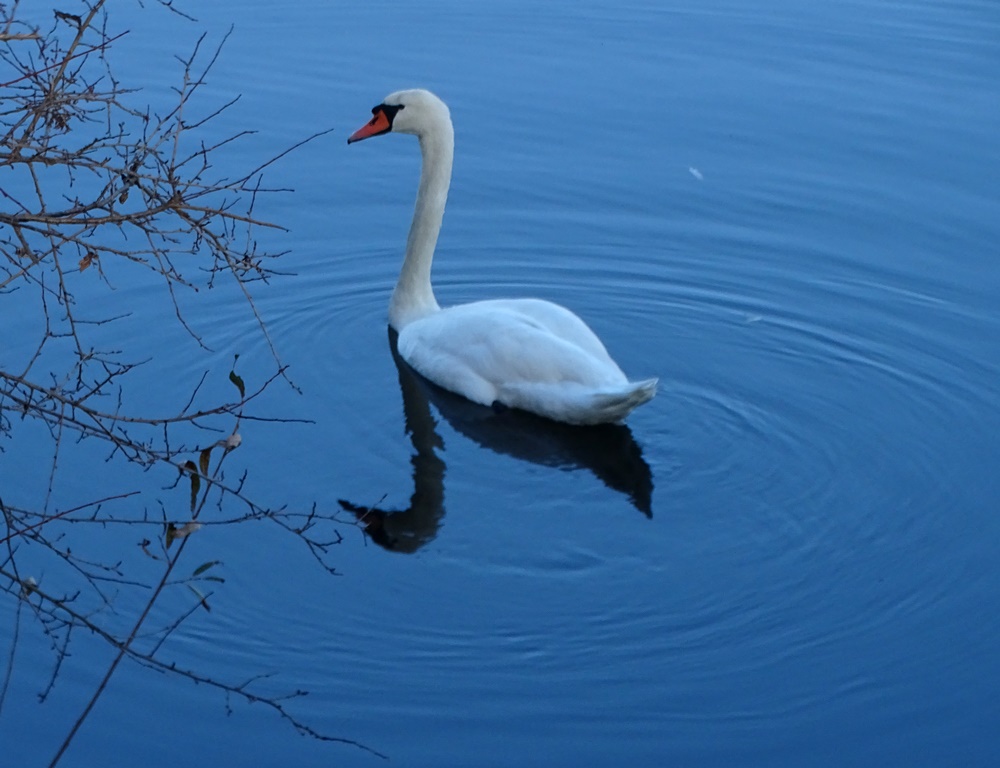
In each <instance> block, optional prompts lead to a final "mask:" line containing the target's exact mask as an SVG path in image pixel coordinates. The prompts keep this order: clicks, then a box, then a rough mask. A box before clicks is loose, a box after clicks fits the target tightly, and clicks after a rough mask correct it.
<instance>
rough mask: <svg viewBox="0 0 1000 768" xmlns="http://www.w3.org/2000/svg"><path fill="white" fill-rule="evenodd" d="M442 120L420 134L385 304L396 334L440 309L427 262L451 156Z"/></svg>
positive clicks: (451, 142)
mask: <svg viewBox="0 0 1000 768" xmlns="http://www.w3.org/2000/svg"><path fill="white" fill-rule="evenodd" d="M442 117H443V120H441V121H439V122H437V123H436V124H435V125H433V126H431V127H430V129H428V130H426V131H425V132H423V133H422V134H421V135H420V152H421V155H422V156H423V164H422V167H421V170H420V186H419V188H418V189H417V203H416V206H415V208H414V211H413V223H412V224H410V234H409V235H408V236H407V238H406V257H405V258H404V259H403V268H402V270H400V273H399V280H398V281H397V282H396V289H395V290H394V291H393V292H392V300H391V301H390V303H389V324H390V325H391V326H392V327H393V328H395V329H396V330H397V331H401V330H402V329H403V327H404V326H405V325H407V324H408V323H410V322H412V321H414V320H418V319H420V318H421V317H425V316H427V315H429V314H431V313H433V312H437V311H438V309H440V307H438V303H437V300H436V299H435V298H434V290H433V288H431V262H432V261H433V260H434V247H435V246H436V245H437V239H438V233H439V232H440V231H441V220H442V219H443V218H444V205H445V202H446V201H447V199H448V187H449V186H450V185H451V164H452V158H453V156H454V153H455V132H454V129H453V128H452V124H451V119H450V118H449V117H448V116H447V115H443V116H442Z"/></svg>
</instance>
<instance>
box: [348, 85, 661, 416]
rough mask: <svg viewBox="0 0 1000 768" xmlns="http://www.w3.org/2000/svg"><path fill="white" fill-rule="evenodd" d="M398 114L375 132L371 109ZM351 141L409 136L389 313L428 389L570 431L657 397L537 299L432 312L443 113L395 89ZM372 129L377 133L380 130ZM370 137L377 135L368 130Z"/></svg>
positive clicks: (448, 136)
mask: <svg viewBox="0 0 1000 768" xmlns="http://www.w3.org/2000/svg"><path fill="white" fill-rule="evenodd" d="M385 105H388V106H389V109H387V110H386V112H392V108H394V107H398V108H399V109H398V110H397V111H395V112H394V113H393V114H392V115H391V116H388V117H387V118H385V119H384V121H383V122H382V123H379V124H377V120H378V118H379V114H378V111H379V110H380V109H381V108H383V107H385ZM373 114H375V115H376V117H375V118H373V119H372V122H371V123H369V125H368V126H365V127H363V128H361V129H360V130H359V131H357V132H356V133H355V134H354V135H353V136H352V137H351V139H350V141H356V140H359V139H363V138H367V137H368V136H371V135H378V134H377V132H383V133H384V132H386V129H385V128H384V126H385V125H389V126H390V128H391V130H392V131H393V132H397V133H413V134H416V135H417V136H418V137H419V139H420V148H421V152H422V154H423V166H422V170H421V176H420V186H419V188H418V192H417V202H416V206H415V210H414V215H413V224H412V225H411V227H410V234H409V236H408V238H407V244H406V257H405V258H404V261H403V267H402V270H401V271H400V276H399V281H398V283H397V284H396V289H395V290H394V291H393V296H392V300H391V302H390V307H389V323H390V325H392V326H393V327H394V328H395V329H396V330H397V331H398V332H399V338H398V349H399V353H400V355H401V356H402V358H403V359H404V360H406V362H407V363H409V364H410V365H411V366H412V367H413V368H414V369H415V370H416V371H418V372H419V373H420V374H421V375H423V376H424V377H426V378H427V379H429V380H430V381H433V382H434V383H435V384H437V385H439V386H441V387H443V388H445V389H448V390H450V391H452V392H456V393H458V394H460V395H463V396H464V397H467V398H468V399H469V400H472V401H474V402H477V403H482V404H483V405H492V404H496V403H500V404H503V405H505V406H508V407H511V408H521V409H523V410H526V411H531V412H533V413H537V414H539V415H541V416H546V417H548V418H551V419H555V420H557V421H563V422H569V423H571V424H598V423H604V422H613V421H620V420H621V419H623V418H624V417H625V416H626V415H628V413H629V412H630V411H632V409H634V408H635V407H636V406H639V405H641V404H642V403H645V402H647V401H648V400H649V399H651V398H652V397H653V395H654V394H656V379H647V380H645V381H639V382H630V381H629V380H628V379H627V378H626V376H625V374H624V373H622V371H621V369H620V368H619V367H618V365H617V364H616V363H615V362H614V360H612V359H611V357H610V356H609V355H608V353H607V350H605V348H604V345H603V344H602V343H601V341H600V339H598V338H597V336H596V335H595V334H594V332H593V331H591V330H590V328H589V327H587V325H586V323H584V322H583V320H581V319H580V318H579V317H577V316H576V315H575V314H573V313H572V312H570V311H569V310H568V309H566V308H565V307H561V306H559V305H557V304H553V303H551V302H548V301H543V300H541V299H498V300H492V301H478V302H473V303H471V304H460V305H458V306H454V307H447V308H444V309H441V308H440V307H439V306H438V304H437V301H436V299H435V298H434V293H433V290H432V288H431V282H430V267H431V261H432V259H433V257H434V247H435V245H436V243H437V237H438V233H439V231H440V228H441V221H442V218H443V216H444V206H445V201H446V200H447V195H448V187H449V185H450V181H451V165H452V157H453V151H454V131H453V128H452V124H451V117H450V115H449V112H448V108H447V107H446V106H445V104H444V102H442V101H441V100H440V99H439V98H437V97H436V96H435V95H434V94H432V93H430V92H429V91H423V90H411V91H398V92H396V93H393V94H390V95H389V96H387V97H386V99H385V101H384V102H383V104H382V105H379V107H376V108H375V110H373ZM379 129H380V130H379ZM376 131H377V132H376Z"/></svg>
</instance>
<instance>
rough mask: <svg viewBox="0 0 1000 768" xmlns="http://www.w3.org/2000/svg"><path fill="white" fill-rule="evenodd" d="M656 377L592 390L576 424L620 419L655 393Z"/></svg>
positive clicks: (601, 422) (646, 401) (602, 422)
mask: <svg viewBox="0 0 1000 768" xmlns="http://www.w3.org/2000/svg"><path fill="white" fill-rule="evenodd" d="M657 381H658V379H644V380H642V381H630V382H629V383H628V384H626V385H625V386H624V387H621V388H619V389H615V390H610V391H602V392H594V393H592V394H591V395H590V396H589V399H590V403H588V404H585V406H584V408H583V409H582V410H581V412H580V414H579V415H580V417H581V418H580V420H579V421H576V423H577V424H604V423H606V422H614V421H621V420H622V419H624V418H625V417H626V416H628V415H629V414H630V413H632V411H634V410H635V409H636V408H638V407H639V406H640V405H642V404H643V403H648V402H649V401H650V400H652V399H653V395H655V394H656V384H657Z"/></svg>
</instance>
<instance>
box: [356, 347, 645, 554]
mask: <svg viewBox="0 0 1000 768" xmlns="http://www.w3.org/2000/svg"><path fill="white" fill-rule="evenodd" d="M396 336H397V334H396V332H395V331H394V330H392V329H391V328H390V329H389V349H390V351H391V352H392V358H393V361H394V362H395V363H396V369H397V371H398V372H399V387H400V390H401V391H402V395H403V413H404V417H405V423H406V432H407V433H408V434H409V435H410V440H411V441H412V442H413V447H414V449H415V450H416V453H415V454H414V455H413V458H412V459H411V463H412V465H413V495H412V496H411V497H410V506H409V507H408V508H407V509H404V510H388V509H380V508H377V507H367V506H358V505H356V504H353V503H351V502H349V501H344V500H341V502H340V504H341V506H342V507H343V508H344V509H346V510H348V511H350V512H352V513H353V514H354V515H355V516H356V517H357V518H358V520H359V521H360V522H361V523H362V524H363V525H364V527H365V531H366V532H367V533H368V535H369V536H370V537H371V539H372V541H374V542H375V543H376V544H378V545H379V546H381V547H384V548H385V549H389V550H392V551H394V552H415V551H416V550H418V549H419V548H420V547H422V546H423V545H424V544H426V543H427V542H429V541H431V540H432V539H433V538H434V537H435V536H436V535H437V531H438V527H439V526H440V524H441V519H442V517H444V475H445V462H444V460H443V459H442V458H441V456H440V455H439V453H441V452H443V451H444V442H443V441H442V440H441V437H440V435H438V433H437V421H436V420H435V418H434V415H433V413H432V411H431V407H430V406H431V403H433V404H434V407H435V409H436V410H437V412H438V413H439V414H440V415H441V416H442V417H444V419H445V420H446V421H447V422H448V424H449V425H450V426H451V427H452V429H454V430H455V431H456V432H458V433H460V434H462V435H465V436H466V437H468V438H469V439H471V440H473V441H475V442H476V443H478V444H479V445H481V446H483V447H484V448H488V449H490V450H491V451H494V452H495V453H499V454H505V455H508V456H513V457H515V458H518V459H521V460H523V461H529V462H532V463H534V464H540V465H542V466H548V467H554V468H557V469H562V470H565V471H573V470H577V469H587V470H589V471H590V472H592V473H593V474H594V475H595V476H596V477H597V478H598V479H600V480H601V481H602V482H603V483H604V484H605V485H606V486H607V487H608V488H611V489H612V490H615V491H619V492H621V493H624V494H625V495H626V496H628V498H629V499H630V500H631V502H632V504H633V506H634V507H635V508H636V509H638V510H639V511H640V512H642V513H643V514H644V515H646V516H647V517H652V514H653V513H652V506H651V505H652V494H653V476H652V472H651V471H650V469H649V465H648V464H647V463H646V461H645V460H644V459H643V458H642V449H641V448H640V447H639V445H638V443H636V441H635V438H634V437H633V436H632V432H631V430H630V429H629V428H628V427H627V426H625V425H623V424H602V425H599V426H592V427H580V426H572V425H569V424H560V423H558V422H554V421H550V420H548V419H543V418H541V417H538V416H534V415H533V414H530V413H526V412H524V411H516V410H506V411H496V410H494V409H492V408H487V407H485V406H482V405H477V404H475V403H472V402H470V401H469V400H466V399H465V398H464V397H460V396H458V395H455V394H453V393H451V392H448V391H446V390H444V389H441V388H440V387H438V386H436V385H434V384H432V383H430V382H429V381H427V380H426V379H424V378H423V377H422V376H420V375H419V374H418V373H416V372H415V371H414V370H413V369H412V368H410V366H409V365H408V364H407V363H406V362H405V361H404V360H403V359H402V358H401V357H400V356H399V352H398V351H397V349H396Z"/></svg>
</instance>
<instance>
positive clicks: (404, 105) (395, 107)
mask: <svg viewBox="0 0 1000 768" xmlns="http://www.w3.org/2000/svg"><path fill="white" fill-rule="evenodd" d="M450 125H451V114H450V113H449V112H448V107H447V105H446V104H445V103H444V102H443V101H441V99H439V98H438V97H437V96H435V95H434V94H433V93H431V92H430V91H425V90H423V89H422V88H414V89H412V90H409V91H396V92H395V93H390V94H389V95H388V96H386V97H385V98H384V99H383V100H382V103H381V104H379V105H378V106H377V107H373V108H372V119H371V120H369V121H368V122H367V123H365V124H364V125H363V126H361V127H360V128H359V129H358V130H356V131H355V132H354V133H352V134H351V137H350V138H349V139H348V140H347V143H348V144H351V143H352V142H355V141H361V140H362V139H368V138H371V137H372V136H381V135H382V134H383V133H389V132H392V133H412V134H414V135H416V136H423V135H424V134H425V133H427V132H428V131H432V130H434V129H436V128H439V127H441V126H450Z"/></svg>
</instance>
